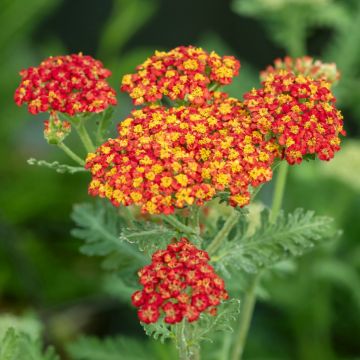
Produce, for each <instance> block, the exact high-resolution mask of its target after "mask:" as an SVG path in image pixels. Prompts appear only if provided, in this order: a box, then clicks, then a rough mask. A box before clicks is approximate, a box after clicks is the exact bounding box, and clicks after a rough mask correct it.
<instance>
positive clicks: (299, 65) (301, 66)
mask: <svg viewBox="0 0 360 360" xmlns="http://www.w3.org/2000/svg"><path fill="white" fill-rule="evenodd" d="M281 70H287V71H292V72H293V73H294V74H295V75H304V76H309V77H311V78H313V79H316V80H320V79H322V80H326V81H328V82H329V83H330V84H331V85H332V84H333V83H334V82H336V81H337V80H339V78H340V73H339V71H338V70H337V68H336V64H335V63H323V62H322V61H320V60H314V59H313V58H312V57H310V56H303V57H299V58H291V57H290V56H286V57H285V58H284V59H276V60H275V61H274V65H273V66H272V65H270V66H268V67H267V68H266V69H265V70H264V71H262V72H261V73H260V79H261V81H265V80H266V79H267V77H268V76H269V75H270V74H272V75H274V74H276V73H279V72H281Z"/></svg>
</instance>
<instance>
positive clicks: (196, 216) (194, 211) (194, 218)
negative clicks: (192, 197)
mask: <svg viewBox="0 0 360 360" xmlns="http://www.w3.org/2000/svg"><path fill="white" fill-rule="evenodd" d="M190 211H191V215H190V225H191V227H192V228H193V229H194V232H195V234H197V235H200V223H199V220H200V207H199V206H196V205H194V206H192V207H191V208H190Z"/></svg>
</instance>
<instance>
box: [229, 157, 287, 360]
mask: <svg viewBox="0 0 360 360" xmlns="http://www.w3.org/2000/svg"><path fill="white" fill-rule="evenodd" d="M288 167H289V165H288V163H287V162H286V161H282V162H281V164H280V165H279V172H278V174H277V177H276V181H275V188H274V195H273V201H272V207H271V213H270V222H274V221H275V220H276V218H277V216H278V215H279V212H280V209H281V204H282V201H283V197H284V192H285V184H286V175H287V171H288ZM260 275H261V272H259V273H257V274H256V275H254V276H253V277H252V278H251V279H250V284H249V287H248V289H247V291H246V293H245V297H244V300H243V303H242V307H241V312H240V314H241V316H240V323H239V328H238V331H237V333H236V336H235V342H234V347H233V351H232V354H231V360H241V358H242V354H243V351H244V348H245V344H246V338H247V335H248V332H249V328H250V324H251V319H252V315H253V312H254V307H255V303H256V287H257V285H258V282H259V279H260Z"/></svg>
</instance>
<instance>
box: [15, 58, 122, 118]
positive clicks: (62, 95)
mask: <svg viewBox="0 0 360 360" xmlns="http://www.w3.org/2000/svg"><path fill="white" fill-rule="evenodd" d="M20 75H21V77H22V81H21V83H20V86H19V87H18V88H17V89H16V91H15V96H14V97H15V102H16V104H17V105H19V106H20V105H22V104H24V103H25V104H27V105H28V110H29V112H30V113H32V114H38V113H39V112H47V111H51V110H53V111H59V112H62V113H67V114H69V115H74V114H78V113H86V112H94V113H97V112H101V111H103V110H104V109H106V108H107V107H108V106H109V105H115V104H116V102H117V101H116V96H115V91H114V90H113V89H112V88H111V87H110V86H109V84H108V83H107V81H106V80H105V79H106V78H107V77H109V76H110V75H111V72H110V71H109V70H107V69H105V68H104V67H103V65H102V63H101V62H100V61H97V60H95V59H93V58H92V57H90V56H85V55H82V54H81V53H80V54H73V55H66V56H56V57H50V58H48V59H46V60H44V61H43V62H42V63H41V64H40V65H39V66H38V67H30V68H28V69H26V70H22V71H21V72H20Z"/></svg>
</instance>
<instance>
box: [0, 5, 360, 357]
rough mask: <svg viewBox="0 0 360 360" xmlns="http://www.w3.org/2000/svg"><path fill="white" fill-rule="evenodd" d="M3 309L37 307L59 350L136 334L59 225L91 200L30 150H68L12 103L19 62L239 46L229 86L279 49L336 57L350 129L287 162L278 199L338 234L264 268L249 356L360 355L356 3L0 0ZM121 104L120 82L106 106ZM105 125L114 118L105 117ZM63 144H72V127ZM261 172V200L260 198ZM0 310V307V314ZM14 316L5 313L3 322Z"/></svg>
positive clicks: (227, 50) (245, 79)
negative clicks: (38, 162) (327, 155)
mask: <svg viewBox="0 0 360 360" xmlns="http://www.w3.org/2000/svg"><path fill="white" fill-rule="evenodd" d="M0 24H1V31H0V53H1V56H0V64H1V66H0V79H1V85H0V152H1V155H2V156H1V161H0V180H1V187H0V312H1V313H2V314H5V313H12V314H16V315H19V316H26V317H29V318H31V317H34V316H35V317H39V318H40V319H41V320H42V322H43V324H44V327H45V330H46V331H45V334H46V340H47V341H49V342H51V343H54V344H55V345H56V346H57V348H58V349H60V351H62V350H63V349H64V344H65V343H66V342H68V341H71V340H72V339H74V338H76V336H77V335H78V334H79V333H80V332H85V333H87V334H94V335H100V336H104V335H114V334H126V335H130V336H137V337H141V336H143V334H142V330H141V328H140V326H139V325H138V321H137V319H136V314H135V311H134V310H133V309H131V308H130V307H129V306H128V305H127V304H126V303H121V302H119V300H118V299H117V298H116V296H114V294H115V293H116V289H115V290H114V289H109V286H108V284H109V281H108V279H107V278H106V277H105V278H104V275H103V273H102V271H101V269H100V266H99V260H98V259H89V258H86V257H84V256H83V255H81V254H79V252H78V247H79V244H80V241H79V240H77V239H74V238H72V237H71V236H70V230H71V228H72V226H73V225H72V222H71V219H70V213H71V209H72V205H73V203H77V202H82V201H86V200H88V196H87V182H88V180H89V179H88V177H89V175H88V174H84V173H79V174H75V175H66V174H57V173H55V172H54V171H52V170H50V169H46V168H37V167H34V166H30V165H28V164H27V162H26V160H27V159H28V158H30V157H35V158H37V159H45V160H48V161H54V160H60V161H61V162H64V163H69V161H68V160H67V159H66V158H64V156H63V154H62V153H60V152H59V151H58V149H57V148H52V147H50V146H48V145H47V144H46V142H45V140H44V139H43V136H42V120H44V119H45V117H44V116H38V117H33V116H31V115H29V114H28V113H27V111H26V109H25V108H17V107H16V105H15V104H14V102H13V93H14V90H15V88H16V87H17V85H18V83H19V79H20V77H19V76H18V72H19V71H20V70H21V69H23V68H27V67H29V66H36V65H37V64H38V63H39V62H40V61H41V60H42V59H43V58H45V57H48V56H50V55H59V54H66V53H73V52H79V51H82V52H83V53H85V54H89V55H92V56H94V57H97V58H98V59H100V60H102V61H103V63H104V65H105V66H106V67H107V68H109V69H111V71H112V72H113V76H112V77H111V79H110V82H111V83H112V85H113V86H114V87H115V89H116V90H117V91H118V90H119V84H120V79H121V77H122V75H123V74H125V73H127V72H131V71H133V69H134V67H135V66H136V65H137V64H139V63H140V62H142V61H143V60H144V59H145V58H146V57H147V56H149V55H150V54H151V53H152V52H153V51H154V50H155V49H170V48H173V47H176V46H178V45H188V44H193V45H199V46H202V47H204V48H205V49H207V50H209V51H210V50H216V51H217V52H219V53H220V54H223V55H224V54H228V55H235V56H237V57H238V58H239V59H240V61H241V64H242V69H241V71H240V76H239V77H238V78H237V79H236V80H235V81H234V83H233V84H232V85H231V86H229V88H228V90H229V91H230V93H231V95H233V96H237V97H239V98H241V96H242V94H243V92H244V91H247V90H249V89H251V88H252V87H253V86H257V85H258V84H259V80H258V72H259V70H261V69H263V68H265V67H266V66H267V65H268V64H270V63H272V61H273V60H274V59H275V58H276V57H283V56H284V55H285V54H287V53H291V54H292V55H295V56H297V55H303V54H305V53H306V54H308V55H311V56H314V57H318V58H321V59H323V60H324V61H330V62H336V63H337V64H338V67H339V68H340V71H341V73H342V80H341V82H340V83H339V85H338V86H337V88H336V90H335V92H336V95H337V97H338V104H339V107H340V108H341V109H342V110H343V113H344V116H345V128H346V130H347V132H348V136H347V138H346V139H345V141H344V143H343V149H342V151H341V152H340V153H339V154H337V155H336V157H335V159H334V160H333V161H332V162H331V163H326V164H320V163H319V162H312V163H306V164H305V163H304V164H302V165H301V166H295V167H292V168H291V171H290V176H289V181H288V185H287V189H286V198H285V208H286V209H288V210H291V209H294V208H295V207H304V208H305V209H314V210H316V211H317V213H318V214H321V215H329V216H333V217H334V218H335V219H336V222H337V225H338V226H339V227H340V228H342V229H343V235H342V237H340V238H339V239H338V240H337V241H335V242H333V243H331V244H328V245H327V246H326V247H323V248H321V249H317V250H316V251H314V252H312V253H311V254H309V255H307V256H305V257H303V258H302V259H300V260H298V261H296V262H291V263H286V264H283V266H282V269H281V271H280V270H279V271H276V270H274V271H273V272H272V273H271V274H269V276H268V277H267V278H266V279H265V280H266V281H265V285H264V286H265V291H263V294H262V297H261V299H260V301H259V303H258V304H257V308H256V313H255V317H254V321H253V326H252V328H251V331H250V337H249V343H248V347H247V348H246V351H245V358H246V359H301V360H312V359H314V360H315V359H316V360H328V359H329V360H331V359H360V336H359V334H360V272H359V270H360V242H359V240H360V221H359V220H360V219H359V214H360V197H359V192H360V141H359V139H358V135H359V132H360V3H359V1H357V0H343V1H335V0H334V1H331V0H234V1H232V2H231V1H225V0H198V1H193V0H182V1H170V0H76V1H75V0H72V1H71V0H31V1H28V0H0ZM130 109H131V103H130V101H129V100H128V98H127V96H125V95H123V94H119V106H118V107H117V110H116V116H117V118H118V119H119V121H120V120H121V117H122V116H123V115H125V114H126V113H128V112H129V111H130ZM114 128H115V126H114ZM70 141H72V142H73V144H72V145H73V146H74V148H78V151H79V152H81V151H82V149H81V147H80V146H78V144H77V142H76V138H75V137H73V138H72V139H71V140H70ZM271 190H272V189H271V184H270V185H268V186H266V187H265V190H264V192H263V195H262V196H263V198H262V200H263V201H264V202H265V203H268V202H269V201H270V199H271ZM8 321H9V319H7V318H5V317H4V315H0V329H1V326H5V325H4V324H5V323H6V322H8ZM10 322H11V321H10Z"/></svg>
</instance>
